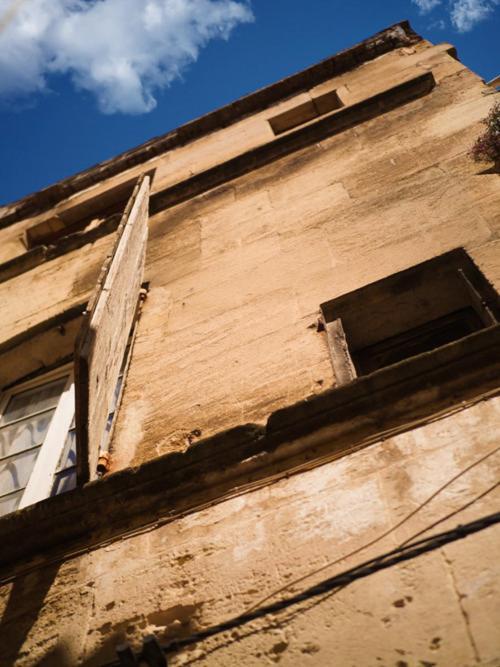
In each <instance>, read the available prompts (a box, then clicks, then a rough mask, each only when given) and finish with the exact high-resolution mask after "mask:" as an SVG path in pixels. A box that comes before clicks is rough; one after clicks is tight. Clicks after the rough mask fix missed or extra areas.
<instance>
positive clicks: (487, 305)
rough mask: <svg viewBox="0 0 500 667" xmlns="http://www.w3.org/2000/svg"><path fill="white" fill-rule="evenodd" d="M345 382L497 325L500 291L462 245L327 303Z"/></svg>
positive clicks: (338, 373) (334, 354)
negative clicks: (495, 288) (493, 285)
mask: <svg viewBox="0 0 500 667" xmlns="http://www.w3.org/2000/svg"><path fill="white" fill-rule="evenodd" d="M321 311H322V315H323V321H324V325H325V330H326V333H327V339H328V344H329V348H330V357H331V361H332V366H333V370H334V374H335V378H336V383H337V384H338V385H341V384H345V383H346V382H349V381H351V380H352V379H354V378H355V377H357V376H358V375H366V374H367V373H372V372H374V371H376V370H378V369H380V368H384V367H386V366H390V365H392V364H396V363H399V362H401V361H403V360H405V359H408V358H410V357H414V356H416V355H419V354H422V353H425V352H430V351H431V350H434V349H436V348H438V347H441V346H443V345H446V344H448V343H452V342H454V341H457V340H459V339H461V338H464V337H466V336H469V335H470V334H473V333H474V332H477V331H480V330H481V329H484V328H485V327H488V326H492V325H494V324H496V323H497V322H498V321H500V302H499V298H498V294H497V293H496V292H495V290H494V289H493V287H492V286H491V285H490V284H489V283H488V281H487V280H486V279H485V277H484V276H483V274H482V273H481V272H480V271H479V269H478V268H477V266H476V265H475V264H474V263H473V262H472V260H471V259H470V257H469V256H468V255H467V253H466V252H465V251H464V250H462V249H458V250H454V251H451V252H449V253H446V254H444V255H441V256H440V257H436V258H434V259H432V260H429V261H427V262H423V263H422V264H418V265H416V266H414V267H411V268H409V269H406V270H405V271H401V272H400V273H397V274H394V275H392V276H388V277H387V278H384V279H382V280H379V281H377V282H375V283H372V284H370V285H367V286H365V287H362V288H360V289H358V290H356V291H354V292H351V293H349V294H345V295H343V296H340V297H338V298H336V299H332V300H331V301H327V302H325V303H323V304H322V305H321Z"/></svg>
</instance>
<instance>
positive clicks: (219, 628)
mask: <svg viewBox="0 0 500 667" xmlns="http://www.w3.org/2000/svg"><path fill="white" fill-rule="evenodd" d="M498 523H500V512H495V513H493V514H490V515H487V516H483V517H481V518H480V519H476V520H474V521H471V522H469V523H466V524H461V525H458V526H456V527H455V528H453V529H451V530H448V531H445V532H442V533H437V534H435V535H432V536H430V537H427V538H423V539H421V540H416V541H413V542H412V543H411V544H407V545H406V546H403V547H396V548H395V549H392V550H391V551H388V552H386V553H385V554H382V555H380V556H377V557H376V558H371V559H369V560H367V561H365V562H363V563H361V564H359V565H356V566H354V567H352V568H350V569H348V570H345V571H344V572H341V573H340V574H336V575H334V576H333V577H329V578H328V579H325V580H323V581H321V582H320V583H318V584H314V585H313V586H310V587H309V588H307V589H306V590H304V591H302V592H300V593H295V594H294V595H292V596H290V597H288V598H286V599H284V600H279V601H277V602H273V603H271V604H269V605H265V606H262V607H259V608H258V609H254V610H253V611H250V612H246V613H243V614H240V615H239V616H236V617H233V618H231V619H228V620H227V621H223V622H222V623H219V624H217V625H214V626H211V627H209V628H206V629H204V630H200V631H199V632H196V633H194V634H192V635H190V636H189V637H185V638H182V639H175V640H172V641H170V642H168V643H166V644H162V645H161V649H162V651H163V652H164V653H166V654H168V653H172V652H176V651H179V650H180V649H182V648H186V647H188V646H192V645H193V644H197V643H199V642H201V641H204V640H206V639H209V638H211V637H213V636H215V635H219V634H222V633H223V632H227V631H229V630H234V629H236V628H238V627H241V626H243V625H246V624H248V623H250V622H252V621H255V620H257V619H259V618H262V617H264V616H268V615H269V614H275V613H279V612H281V611H283V610H285V609H288V608H289V607H291V606H294V605H296V604H299V603H301V602H304V601H306V600H309V599H311V598H314V597H317V596H320V595H323V594H324V593H327V592H329V591H331V590H333V589H335V588H338V587H339V586H346V585H348V584H351V583H353V582H354V581H358V580H360V579H364V578H366V577H368V576H370V575H372V574H375V573H376V572H379V571H381V570H385V569H388V568H390V567H393V566H395V565H398V564H399V563H404V562H406V561H409V560H412V559H414V558H417V557H419V556H422V555H423V554H426V553H430V552H432V551H435V550H436V549H439V548H441V547H443V546H445V545H446V544H450V543H452V542H455V541H457V540H460V539H463V538H465V537H468V536H469V535H473V534H474V533H478V532H480V531H483V530H485V529H487V528H489V527H491V526H494V525H496V524H498ZM137 658H138V659H139V660H141V659H142V654H139V655H138V656H137ZM121 664H122V663H121V662H119V661H114V662H110V663H106V665H103V667H120V665H121Z"/></svg>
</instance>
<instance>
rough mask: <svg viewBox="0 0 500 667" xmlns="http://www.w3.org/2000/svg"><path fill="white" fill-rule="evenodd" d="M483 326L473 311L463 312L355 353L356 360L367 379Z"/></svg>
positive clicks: (468, 309) (466, 310)
mask: <svg viewBox="0 0 500 667" xmlns="http://www.w3.org/2000/svg"><path fill="white" fill-rule="evenodd" d="M483 326H484V325H483V323H482V321H481V318H480V317H479V316H478V315H477V313H476V312H475V311H474V309H473V308H462V309H461V310H457V311H456V312H454V313H451V314H450V315H444V316H443V317H438V318H437V319H436V320H432V322H427V323H426V324H422V325H421V326H419V327H415V328H414V329H410V330H409V331H404V332H403V333H401V334H399V335H397V336H392V337H391V338H387V339H386V340H383V341H381V342H380V343H375V344H374V345H369V346H368V347H365V348H363V349H362V350H358V351H357V352H353V353H352V360H353V362H354V366H355V368H356V371H357V374H358V375H366V374H367V373H372V372H373V371H376V370H377V369H378V368H383V367H384V366H390V365H391V364H397V363H398V362H399V361H403V359H407V358H408V357H414V356H416V355H417V354H422V353H423V352H429V351H430V350H434V349H435V348H436V347H441V345H446V344H447V343H452V342H453V341H454V340H457V339H459V338H463V337H464V336H468V335H469V334H471V333H474V331H479V330H480V329H482V328H483Z"/></svg>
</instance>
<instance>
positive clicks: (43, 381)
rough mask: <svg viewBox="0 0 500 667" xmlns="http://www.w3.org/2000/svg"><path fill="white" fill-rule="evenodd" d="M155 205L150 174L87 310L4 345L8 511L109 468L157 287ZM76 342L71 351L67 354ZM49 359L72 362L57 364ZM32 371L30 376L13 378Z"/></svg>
mask: <svg viewBox="0 0 500 667" xmlns="http://www.w3.org/2000/svg"><path fill="white" fill-rule="evenodd" d="M148 210H149V178H148V176H147V175H146V176H144V177H142V178H140V179H139V180H138V182H137V184H136V186H135V188H134V192H133V193H132V196H131V198H130V199H129V201H128V203H127V206H126V207H125V211H124V214H123V215H122V216H121V220H120V225H119V227H118V231H117V234H116V240H115V245H114V248H113V250H112V253H111V255H110V256H109V257H108V258H107V260H106V262H105V264H104V266H103V269H102V270H101V274H100V277H99V280H98V282H97V285H96V288H95V290H94V293H93V295H92V297H91V299H90V301H89V303H87V304H86V308H85V310H84V312H83V313H82V310H81V307H80V306H78V308H77V309H76V312H75V309H73V310H72V311H71V312H67V313H62V314H60V315H59V316H58V317H57V318H52V319H50V320H47V321H46V322H45V323H40V324H38V325H36V326H35V327H33V328H32V330H31V331H30V332H28V333H27V334H26V333H25V334H23V335H21V336H17V337H16V338H14V339H12V340H11V341H6V344H4V345H3V346H2V348H1V349H0V383H1V385H2V386H3V387H4V391H3V393H0V515H3V514H7V513H9V512H13V511H15V510H16V509H22V508H23V507H26V506H27V505H31V504H34V503H36V502H38V501H40V500H43V499H44V498H48V497H49V496H51V495H57V494H60V493H62V492H64V491H69V490H71V489H73V488H74V487H75V486H76V485H77V482H78V484H83V483H85V482H87V481H88V480H89V479H95V478H96V477H99V476H100V475H101V474H102V473H103V472H104V471H105V470H106V469H107V463H106V462H107V459H108V454H109V445H110V439H111V436H112V430H113V425H114V422H115V419H114V418H115V414H116V411H117V409H118V406H119V402H120V398H121V392H122V387H123V379H124V376H125V373H126V371H127V367H128V363H129V357H130V353H131V349H132V343H133V338H134V334H135V331H136V325H137V319H138V317H139V314H140V310H141V302H142V301H143V300H144V299H145V295H146V293H147V286H148V284H147V283H144V285H143V284H142V277H143V272H144V262H145V254H146V241H147V236H148ZM80 316H81V317H82V319H81V320H80ZM69 323H71V327H69ZM66 325H68V328H66ZM54 331H57V332H58V334H57V335H59V336H60V337H62V340H63V341H64V344H62V343H61V342H60V340H59V339H58V338H57V336H56V338H54V336H55V335H56V334H55V333H54ZM60 348H62V354H63V356H65V358H64V360H63V359H61V358H60V357H61V349H60ZM27 351H29V355H26V354H25V353H26V352H27ZM69 351H72V355H71V356H70V357H69V358H68V356H66V355H65V354H64V353H67V352H69ZM26 357H29V359H28V362H26ZM57 359H59V360H58V362H57ZM47 360H48V362H49V363H53V364H55V363H56V362H57V363H59V364H62V363H65V364H66V365H65V366H59V367H57V368H56V367H54V366H53V367H52V370H50V371H48V369H47V368H46V367H44V364H45V363H47ZM33 365H34V366H35V367H34V368H33ZM40 366H42V368H40ZM5 369H6V370H5ZM23 371H24V372H25V373H26V372H27V373H28V374H29V375H24V377H23V378H21V379H17V380H15V379H13V375H14V374H15V377H17V378H19V374H21V373H23ZM7 383H8V384H7Z"/></svg>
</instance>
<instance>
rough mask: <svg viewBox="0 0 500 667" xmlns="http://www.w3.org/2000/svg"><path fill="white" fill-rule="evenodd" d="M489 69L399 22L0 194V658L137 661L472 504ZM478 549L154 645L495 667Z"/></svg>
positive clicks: (494, 415)
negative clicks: (214, 106) (34, 185)
mask: <svg viewBox="0 0 500 667" xmlns="http://www.w3.org/2000/svg"><path fill="white" fill-rule="evenodd" d="M497 98H498V94H497V91H496V89H495V88H492V87H488V86H487V85H486V84H485V83H484V82H483V80H482V79H480V78H479V77H478V76H477V75H476V74H474V73H473V72H471V71H470V70H469V69H468V68H467V67H466V66H465V65H463V64H462V63H461V62H460V61H459V60H458V58H457V54H456V52H455V49H454V48H453V46H452V45H450V44H439V45H433V44H431V43H429V42H428V41H426V40H425V39H422V38H421V37H419V36H418V35H416V34H415V33H414V32H413V30H412V29H411V27H410V26H409V25H408V23H407V22H403V23H401V24H398V25H395V26H392V27H390V28H387V29H386V30H384V31H382V32H380V33H378V34H377V35H375V36H373V37H371V38H369V39H367V40H365V41H364V42H362V43H361V44H358V45H356V46H353V47H352V48H350V49H348V50H346V51H343V52H341V53H339V54H336V55H334V56H332V57H331V58H329V59H327V60H325V61H323V62H321V63H319V64H317V65H314V66H312V67H311V68H309V69H307V70H304V71H303V72H300V73H298V74H295V75H292V76H291V77H289V78H287V79H284V80H283V81H280V82H277V83H276V84H273V85H272V86H269V87H268V88H265V89H262V90H260V91H257V92H256V93H253V94H251V95H249V96H247V97H245V98H243V99H241V100H238V101H236V102H234V103H233V104H231V105H229V106H227V107H224V108H222V109H219V110H217V111H214V112H213V113H211V114H208V115H207V116H205V117H203V118H200V119H197V120H194V121H192V122H191V123H189V124H187V125H185V126H183V127H181V128H178V129H177V130H174V131H172V132H170V133H168V134H166V135H164V136H163V137H158V138H156V139H153V140H151V141H150V142H148V143H147V144H144V145H143V146H140V147H138V148H136V149H133V150H131V151H129V152H127V153H124V154H123V155H120V156H118V157H116V158H115V159H113V160H109V161H107V162H104V163H102V164H101V165H97V166H96V167H93V168H91V169H89V170H87V171H86V172H83V173H81V174H77V175H76V176H73V177H71V178H68V179H66V180H65V181H61V182H60V183H58V184H55V185H54V186H51V187H50V188H47V189H46V190H42V191H41V192H39V193H35V194H33V195H30V196H28V197H26V198H25V199H23V200H20V201H18V202H14V203H12V204H10V205H6V206H4V207H3V208H0V309H1V313H2V320H1V325H0V514H3V516H0V544H1V549H0V665H1V666H2V667H10V666H15V667H34V666H35V665H43V666H44V667H72V666H74V665H75V666H76V665H85V666H88V667H104V665H108V664H113V665H114V664H116V665H119V664H123V665H129V664H130V665H133V664H136V665H139V664H151V665H153V664H161V663H154V662H149V663H147V662H141V663H140V662H139V658H138V657H137V656H138V654H139V653H140V651H141V650H142V647H143V640H144V638H145V637H146V636H148V635H154V636H155V637H156V638H157V640H158V642H159V643H160V644H162V645H165V644H167V643H168V642H170V641H172V640H174V639H179V638H186V637H190V636H191V635H193V634H194V633H197V632H198V631H200V630H203V629H206V628H208V627H211V626H215V625H217V624H219V623H221V622H224V621H226V620H228V619H231V618H233V617H235V616H237V615H239V614H241V613H243V612H245V611H246V610H249V609H251V608H254V607H255V606H258V605H262V604H268V603H269V602H275V601H277V600H280V599H286V598H288V597H290V596H291V595H292V594H293V593H298V592H300V591H303V590H305V589H306V588H308V587H310V586H311V585H312V584H315V583H319V582H321V581H323V580H324V579H326V578H328V577H331V576H333V575H334V574H336V573H339V572H342V571H344V570H347V569H349V568H352V567H354V566H355V565H357V564H359V563H361V562H363V561H366V560H368V559H370V558H373V557H375V556H378V555H380V554H384V553H386V552H388V551H390V550H392V549H394V548H396V547H398V546H399V545H401V544H402V543H403V542H406V541H407V540H412V538H414V537H415V536H417V535H418V538H419V539H421V538H423V537H429V536H432V535H433V534H435V533H440V532H443V531H446V530H449V529H452V528H454V527H455V526H457V525H458V524H466V523H468V522H470V521H473V520H475V519H479V518H481V517H483V516H486V515H490V514H492V513H494V512H497V511H498V510H499V509H500V507H499V504H500V503H499V501H500V492H499V488H498V480H499V472H500V451H499V450H500V447H499V436H498V434H499V431H500V380H499V378H500V375H499V370H500V354H499V351H500V324H499V322H500V302H499V298H498V292H499V291H500V178H499V174H498V168H497V167H495V166H494V165H491V166H488V165H487V164H483V165H478V164H476V163H474V162H473V161H472V160H471V159H470V157H469V155H468V152H469V150H470V147H471V146H472V144H473V143H474V141H475V139H476V138H477V136H478V135H479V134H480V132H481V131H482V125H481V121H482V119H484V118H485V117H486V116H487V114H488V111H489V109H490V108H491V107H492V106H493V104H494V102H495V101H496V99H497ZM35 397H36V400H35ZM16 401H17V403H16ZM51 401H52V402H51ZM16 406H17V407H16ZM26 443H29V444H26ZM57 443H59V444H57ZM30 457H31V458H30ZM23 479H24V481H23ZM68 489H70V490H68ZM61 491H66V492H64V493H63V492H61ZM422 531H423V532H422ZM499 549H500V527H499V526H498V525H494V526H491V527H490V528H488V529H485V530H481V531H480V532H477V533H476V534H474V535H471V536H469V537H466V538H464V539H461V540H458V541H454V542H451V543H450V544H448V545H446V546H443V547H441V548H439V549H436V550H434V551H432V552H430V553H428V554H426V555H423V556H420V557H418V558H414V559H411V560H408V561H407V562H404V563H401V564H398V565H394V566H392V567H390V568H387V569H385V570H383V571H380V572H377V573H375V574H372V575H370V576H369V577H366V578H364V579H360V580H358V581H355V582H354V583H352V584H349V585H348V586H346V587H344V588H341V589H340V590H338V591H337V592H335V593H329V594H326V595H323V596H319V597H315V598H311V599H309V600H306V601H304V602H301V603H300V604H297V605H295V606H293V607H290V608H289V609H287V610H285V611H282V612H276V613H274V614H271V615H267V616H265V617H263V618H260V619H257V620H255V621H253V622H252V623H250V624H246V625H243V626H241V627H238V628H236V629H234V630H232V631H230V632H226V633H222V634H218V635H215V636H214V637H212V638H211V639H208V640H205V641H199V642H196V643H193V644H192V645H191V646H189V647H186V648H179V649H178V650H172V651H171V652H169V653H168V655H167V658H168V665H173V666H180V665H198V664H199V665H207V666H209V667H211V666H213V667H225V666H227V667H234V666H235V665H244V666H245V667H251V666H256V667H257V666H259V667H260V666H265V665H273V664H275V663H276V664H280V665H283V667H288V666H290V667H291V666H292V665H293V666H296V665H297V666H300V667H302V666H303V667H308V666H310V667H334V666H335V667H479V666H482V667H500V631H499V627H500V595H499V593H500V559H499V556H498V554H499ZM264 599H265V602H264ZM125 643H128V645H129V652H128V653H127V655H128V656H129V657H128V658H127V657H126V656H125V653H124V651H125V649H123V648H122V649H121V650H122V657H121V658H119V654H117V652H116V650H117V646H118V645H123V644H125ZM120 660H121V662H120ZM126 660H129V662H126ZM134 661H135V662H134ZM165 664H166V663H165Z"/></svg>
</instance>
